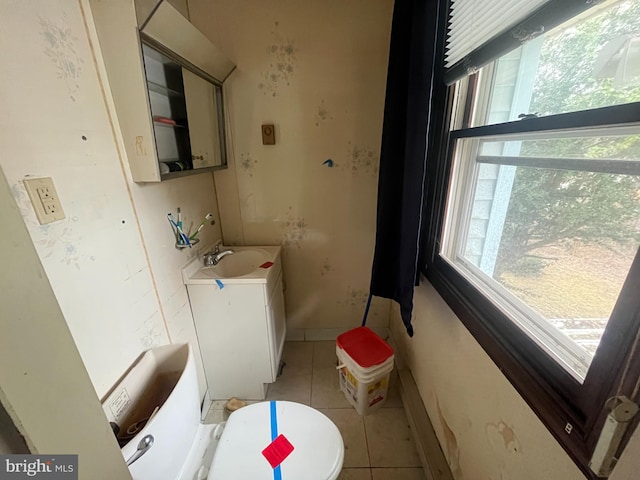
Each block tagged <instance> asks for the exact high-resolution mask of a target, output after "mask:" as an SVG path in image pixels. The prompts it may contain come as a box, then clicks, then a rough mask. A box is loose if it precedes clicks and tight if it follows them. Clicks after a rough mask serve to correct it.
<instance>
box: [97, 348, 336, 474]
mask: <svg viewBox="0 0 640 480" xmlns="http://www.w3.org/2000/svg"><path fill="white" fill-rule="evenodd" d="M102 406H103V409H104V412H105V414H106V415H107V418H108V419H109V422H110V423H111V425H112V428H113V429H114V433H116V437H117V438H118V441H119V443H120V445H121V448H122V455H123V457H124V459H125V461H126V462H127V464H128V466H129V471H130V472H131V476H132V477H133V479H134V480H187V479H188V480H205V479H208V480H245V479H246V480H262V479H264V480H280V479H281V480H294V479H295V480H335V479H336V478H337V477H338V475H339V474H340V470H341V469H342V462H343V460H344V444H343V441H342V437H341V435H340V432H339V431H338V428H337V427H336V426H335V424H334V423H333V422H332V421H331V420H329V418H327V417H326V416H325V415H323V414H322V413H320V412H319V411H317V410H315V409H313V408H311V407H308V406H306V405H302V404H299V403H294V402H288V401H265V402H260V403H256V404H253V405H248V406H246V407H243V408H241V409H239V410H237V411H235V412H233V413H232V414H231V415H230V416H229V419H228V420H227V422H223V423H219V424H202V423H200V402H199V395H198V381H197V376H196V367H195V362H194V359H193V353H192V351H191V349H190V347H189V345H188V344H175V345H165V346H162V347H157V348H153V349H151V350H148V351H147V352H145V353H144V354H142V355H141V356H140V357H139V358H138V359H137V360H136V362H135V363H134V364H133V365H132V366H131V367H130V368H129V370H128V371H127V372H126V373H125V374H124V375H123V376H122V378H121V379H120V380H119V381H118V382H117V384H116V386H115V387H114V388H113V389H112V390H111V391H110V392H109V393H108V394H107V396H106V397H105V399H104V400H103V402H102Z"/></svg>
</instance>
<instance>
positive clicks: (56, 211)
mask: <svg viewBox="0 0 640 480" xmlns="http://www.w3.org/2000/svg"><path fill="white" fill-rule="evenodd" d="M23 182H24V187H25V188H26V190H27V193H28V194H29V199H30V200H31V203H32V204H33V209H34V210H35V212H36V217H38V221H39V222H40V224H41V225H44V224H46V223H51V222H55V221H56V220H62V219H63V218H65V217H64V211H63V210H62V204H61V203H60V200H59V199H58V192H56V187H55V186H54V185H53V179H52V178H51V177H41V178H25V179H24V180H23ZM39 189H44V190H45V191H47V192H48V195H47V196H44V197H45V198H43V195H40V192H42V190H40V192H38V190H39ZM45 205H46V208H45Z"/></svg>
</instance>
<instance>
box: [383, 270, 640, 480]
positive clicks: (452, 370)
mask: <svg viewBox="0 0 640 480" xmlns="http://www.w3.org/2000/svg"><path fill="white" fill-rule="evenodd" d="M413 325H414V329H415V335H414V337H413V338H409V337H408V336H407V335H406V333H405V330H404V327H403V326H402V322H401V320H400V314H399V309H398V308H396V307H395V306H394V307H393V308H392V319H391V332H392V336H393V338H394V340H395V342H396V344H397V345H398V348H399V350H400V352H401V354H402V356H403V358H405V360H406V362H407V365H408V367H409V368H410V369H411V373H412V374H413V377H414V379H415V381H416V384H417V386H418V389H419V391H420V394H421V396H422V400H423V402H424V405H425V407H426V409H427V412H428V414H429V417H430V419H431V423H432V424H433V426H434V429H435V431H436V434H437V436H438V439H439V441H440V445H441V447H442V450H443V452H444V454H445V456H446V457H447V460H448V462H449V466H450V468H451V471H452V473H453V475H454V478H455V479H456V480H476V479H478V480H480V479H482V480H485V479H486V480H502V479H504V480H511V479H517V480H541V479H544V480H578V479H584V478H585V476H584V475H583V474H582V472H581V471H580V470H579V469H578V467H576V466H575V464H574V463H573V461H572V460H571V459H570V458H569V456H568V455H567V454H566V453H565V451H564V450H563V449H562V447H561V446H560V445H559V444H558V442H557V441H556V440H555V439H554V438H553V436H552V435H551V434H550V433H549V432H548V430H547V429H546V428H545V426H544V425H543V424H542V422H541V421H540V420H539V419H538V417H537V416H536V415H535V414H534V413H533V411H532V410H531V409H530V408H529V406H528V405H527V404H526V403H525V401H524V400H523V399H522V397H520V395H519V394H518V392H517V391H516V390H515V389H514V388H513V387H512V386H511V384H510V383H509V382H508V380H507V379H506V378H505V377H504V375H503V374H502V372H501V371H500V370H499V369H498V368H497V367H496V365H495V364H494V363H493V362H492V360H491V359H490V358H489V356H488V355H487V354H486V353H485V352H484V350H482V348H481V347H480V345H479V344H478V343H477V342H476V341H475V339H474V338H473V337H472V336H471V334H470V333H469V332H468V330H467V329H466V328H465V326H464V325H463V324H462V322H461V321H460V320H459V319H458V317H456V315H455V314H454V313H453V312H452V311H451V309H449V307H448V306H447V304H446V303H445V302H444V300H443V299H442V298H441V297H440V296H439V295H438V293H437V292H436V291H435V290H434V289H433V287H432V286H431V285H430V284H429V283H428V282H426V280H424V279H423V282H422V284H421V285H420V286H419V287H417V288H416V290H415V296H414V314H413ZM639 458H640V431H638V432H636V433H635V435H634V437H633V438H632V440H631V442H630V444H629V446H628V447H627V449H626V451H625V453H624V454H623V456H622V458H621V460H620V463H619V464H618V466H617V467H616V470H615V471H614V473H613V475H612V477H611V480H630V479H632V478H636V476H635V475H636V472H637V469H638V466H640V462H639V461H638V459H639Z"/></svg>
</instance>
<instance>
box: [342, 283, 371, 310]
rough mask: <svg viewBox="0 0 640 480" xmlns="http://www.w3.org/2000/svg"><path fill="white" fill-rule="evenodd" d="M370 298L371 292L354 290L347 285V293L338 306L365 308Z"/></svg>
mask: <svg viewBox="0 0 640 480" xmlns="http://www.w3.org/2000/svg"><path fill="white" fill-rule="evenodd" d="M368 298H369V292H368V291H367V290H359V289H357V288H353V287H352V286H351V285H347V291H346V292H345V296H344V297H343V298H342V300H338V301H337V302H336V303H337V304H338V305H345V306H347V307H358V308H361V307H364V306H365V305H366V304H367V299H368Z"/></svg>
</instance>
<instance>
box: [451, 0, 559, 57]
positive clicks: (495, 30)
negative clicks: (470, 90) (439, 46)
mask: <svg viewBox="0 0 640 480" xmlns="http://www.w3.org/2000/svg"><path fill="white" fill-rule="evenodd" d="M548 1H549V0H451V11H450V17H449V29H448V30H449V34H448V36H447V44H446V53H445V67H446V68H450V67H452V66H453V65H455V64H456V63H457V62H459V61H460V60H462V59H463V58H464V57H465V56H467V55H468V54H469V53H471V52H473V51H474V50H476V49H477V48H479V47H481V46H482V45H484V44H485V43H487V42H488V41H489V40H491V39H492V38H493V37H496V36H498V35H500V34H501V33H504V32H505V31H507V30H509V29H510V28H511V27H513V26H514V25H517V24H518V22H520V21H521V20H523V19H525V18H527V17H528V16H529V15H530V14H531V13H532V12H534V11H535V10H537V9H538V8H540V7H541V6H542V5H544V4H545V3H547V2H548Z"/></svg>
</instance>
